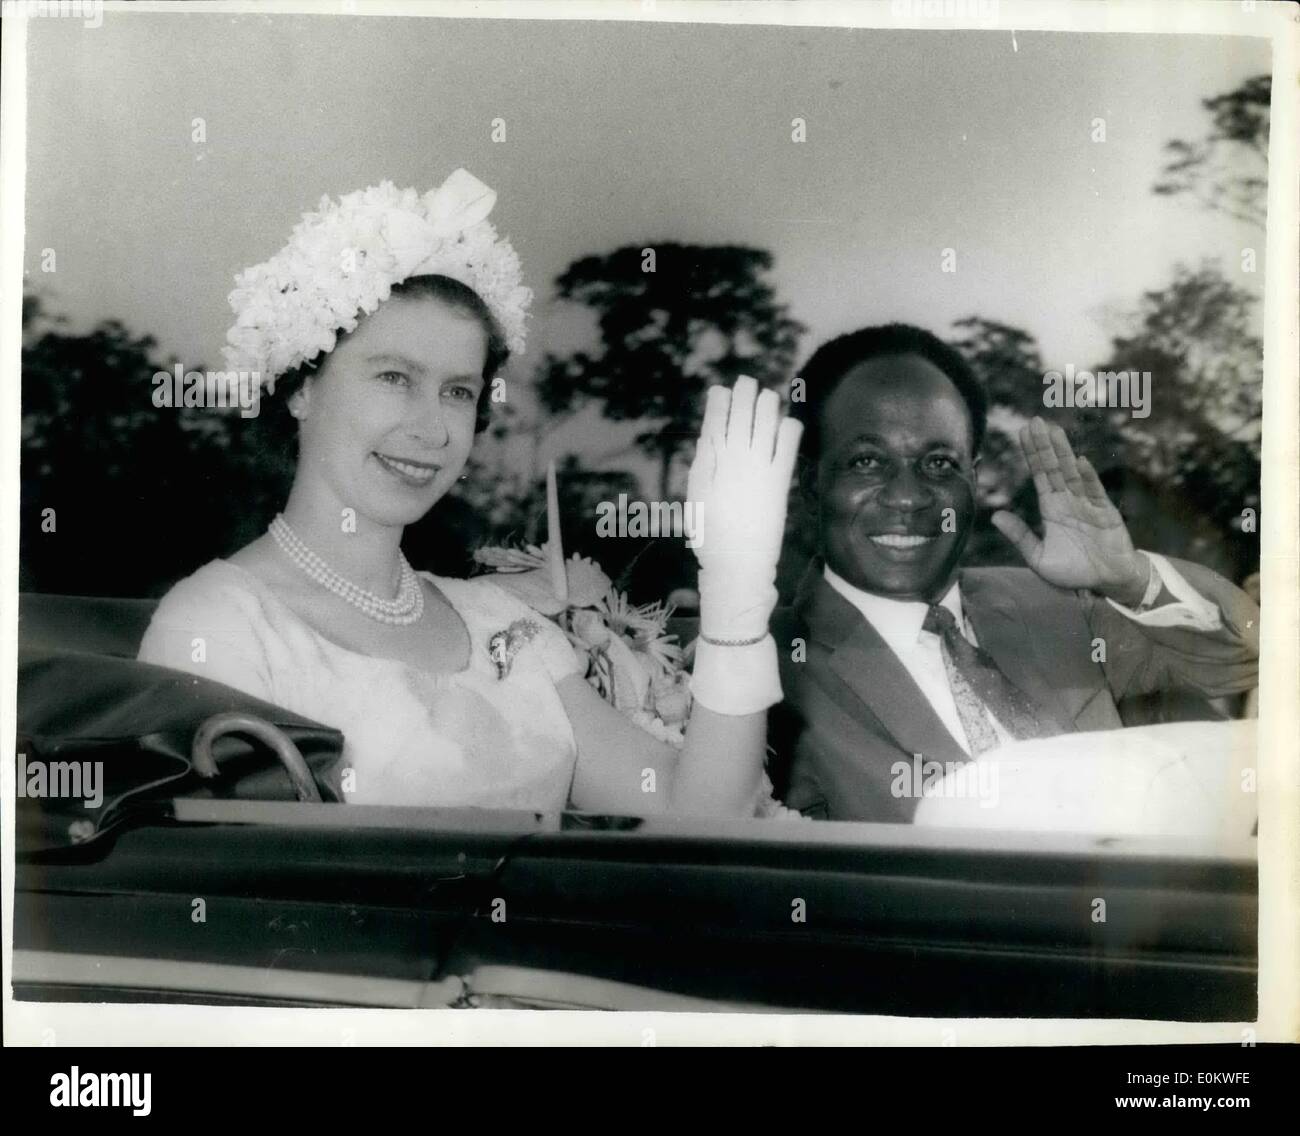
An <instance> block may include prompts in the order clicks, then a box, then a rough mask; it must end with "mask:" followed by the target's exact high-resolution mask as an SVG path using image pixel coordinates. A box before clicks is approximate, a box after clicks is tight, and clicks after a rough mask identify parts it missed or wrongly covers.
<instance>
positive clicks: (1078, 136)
mask: <svg viewBox="0 0 1300 1136" xmlns="http://www.w3.org/2000/svg"><path fill="white" fill-rule="evenodd" d="M29 28H30V31H29V36H30V55H29V84H30V86H29V95H28V99H29V103H28V109H29V122H30V131H29V138H28V153H27V158H28V198H27V246H26V247H27V253H26V268H27V271H28V277H27V282H28V285H29V287H36V288H38V289H39V290H40V291H42V292H43V293H44V294H45V295H46V296H47V298H48V300H49V303H50V304H51V306H52V307H53V308H54V309H55V310H56V311H60V312H63V313H64V314H67V315H68V316H70V317H72V319H73V321H74V323H75V324H76V325H78V326H83V325H88V324H90V323H93V322H95V321H98V320H100V319H104V318H109V317H114V318H118V319H121V320H122V321H123V322H124V323H126V324H127V325H128V326H129V327H130V328H132V329H133V330H135V331H138V332H142V333H143V332H148V333H150V334H153V335H154V336H156V337H157V339H158V340H159V342H160V344H161V346H162V349H163V350H164V351H165V352H167V353H170V354H174V355H176V356H177V357H178V358H179V359H181V360H182V361H183V362H184V363H185V364H186V366H213V367H215V366H220V361H221V356H220V348H221V345H222V343H223V341H224V335H225V329H226V327H227V326H228V324H229V319H230V312H229V308H228V306H227V303H226V295H227V293H228V292H229V290H230V288H231V285H232V282H233V276H234V274H235V273H236V272H237V271H238V270H239V269H240V268H242V267H244V266H246V265H248V264H251V263H254V262H257V261H260V260H263V259H265V258H266V257H268V256H269V255H271V254H272V253H274V252H275V251H276V250H277V249H278V248H279V247H280V246H281V244H283V242H284V240H285V239H286V238H287V236H288V233H289V230H290V229H291V228H292V226H293V224H294V222H295V221H296V220H297V218H298V216H299V214H300V213H301V212H302V211H303V210H305V209H308V208H311V207H313V206H314V205H315V203H316V202H317V200H318V199H319V197H320V196H321V195H322V194H323V193H330V194H332V195H338V194H340V193H343V192H347V191H350V190H353V189H358V188H360V187H363V186H365V185H368V184H373V183H375V182H378V181H380V180H383V179H385V178H388V179H391V180H392V181H394V182H396V183H397V184H398V186H407V185H413V186H416V187H417V188H419V189H420V190H421V191H423V190H425V189H428V188H430V187H431V186H433V185H435V184H437V183H439V182H441V180H442V179H443V178H444V177H446V176H447V174H449V173H450V172H451V171H452V170H453V169H455V168H456V167H457V166H465V167H466V168H468V169H469V170H470V171H471V172H472V173H474V174H475V175H477V176H478V177H479V178H481V179H482V180H484V181H485V182H487V183H488V184H489V185H491V186H492V187H493V188H495V189H496V190H497V191H498V193H499V195H500V196H499V200H498V203H497V207H496V210H495V212H494V213H493V215H492V220H493V221H494V222H495V223H496V224H497V226H498V228H499V229H501V230H502V231H503V232H505V233H506V234H508V235H509V236H510V237H511V239H512V240H513V242H514V244H515V247H516V248H517V249H518V251H519V253H520V256H521V257H522V260H523V264H524V272H525V278H526V282H527V283H529V284H530V285H531V286H532V287H533V288H534V289H535V290H536V292H537V294H538V303H537V304H536V306H535V309H534V312H535V316H534V320H533V325H532V330H533V334H532V339H531V342H530V346H529V351H528V354H527V356H525V357H524V358H523V359H522V360H520V361H518V363H517V364H516V367H517V369H516V370H515V371H514V372H513V373H514V374H516V375H519V376H524V377H526V376H527V375H528V374H529V372H530V365H531V364H532V363H533V362H535V361H536V360H537V359H538V358H540V356H541V353H542V352H543V351H544V350H546V349H547V348H548V347H550V348H552V349H556V348H561V347H568V346H572V345H573V344H574V343H575V342H576V341H577V338H578V337H579V336H580V334H581V332H580V330H579V329H580V328H581V327H582V324H581V323H580V322H579V321H575V320H574V319H573V318H572V316H571V315H570V314H567V313H565V312H563V311H562V310H560V308H559V307H558V306H557V305H555V304H553V303H551V302H550V295H551V281H552V280H553V279H554V277H555V275H556V274H557V273H558V272H560V271H561V270H562V269H563V268H564V267H565V266H566V265H567V264H568V263H569V262H570V261H571V260H573V259H574V258H575V257H577V256H580V255H584V254H589V253H600V252H604V251H608V250H610V249H613V248H615V247H617V246H619V245H623V244H636V245H638V246H641V245H649V244H653V243H654V242H655V241H656V240H677V241H691V242H710V243H743V244H751V245H757V246H759V247H762V248H766V249H768V250H770V251H771V252H772V253H773V255H774V256H775V258H776V266H775V273H774V279H775V282H776V284H777V286H778V288H779V291H780V293H781V296H782V298H783V299H785V300H786V301H787V302H788V303H789V304H790V306H791V308H792V311H793V314H794V315H795V316H796V317H797V318H798V319H799V320H801V321H802V322H803V323H805V324H806V325H807V326H808V328H809V332H808V334H807V336H806V337H805V339H804V341H803V347H802V349H801V351H800V359H803V358H806V356H807V355H808V354H809V353H810V352H811V350H812V348H813V347H815V346H816V344H817V343H818V342H819V341H821V340H823V339H825V338H827V337H829V336H831V335H834V334H837V333H840V332H843V331H846V330H850V329H852V328H854V327H858V326H862V325H864V324H868V323H876V322H882V321H886V320H891V319H902V320H907V321H910V322H914V323H918V324H921V325H923V326H926V327H929V328H931V329H932V330H935V331H936V332H939V333H940V334H946V333H948V331H949V330H950V324H951V321H952V320H954V319H956V318H960V317H962V316H965V315H981V316H985V317H989V318H993V319H998V320H1002V321H1005V322H1007V323H1011V324H1015V325H1018V326H1022V327H1024V328H1026V329H1028V330H1029V331H1031V332H1032V333H1033V334H1034V335H1035V336H1037V338H1038V340H1039V342H1040V344H1041V346H1042V349H1043V354H1044V357H1045V359H1046V361H1047V363H1048V365H1049V366H1055V367H1063V366H1064V365H1065V364H1066V363H1069V362H1073V363H1074V364H1075V365H1076V366H1080V367H1083V366H1088V365H1089V364H1092V363H1095V362H1097V361H1099V360H1100V358H1101V357H1102V355H1103V353H1104V352H1105V350H1106V347H1107V344H1108V341H1109V332H1110V331H1111V330H1112V326H1111V324H1110V323H1108V320H1109V319H1111V318H1112V314H1113V312H1115V311H1118V310H1123V309H1126V308H1129V307H1131V306H1132V305H1133V303H1134V301H1135V300H1136V299H1137V297H1138V296H1139V295H1140V293H1141V292H1142V291H1143V290H1144V289H1147V288H1152V287H1158V286H1160V285H1161V284H1162V283H1164V282H1165V281H1166V280H1167V279H1168V278H1169V276H1170V272H1171V269H1172V267H1173V265H1174V263H1175V262H1176V261H1178V260H1184V261H1188V262H1191V263H1195V262H1197V261H1199V260H1200V259H1202V258H1203V257H1218V258H1221V259H1223V260H1224V262H1225V263H1226V264H1228V265H1229V266H1235V265H1237V264H1238V262H1239V256H1240V250H1241V249H1242V247H1243V246H1247V245H1250V246H1254V247H1258V248H1259V251H1260V256H1261V260H1262V255H1263V237H1262V235H1261V234H1258V233H1257V232H1255V231H1253V230H1251V229H1249V228H1248V227H1245V226H1242V225H1240V224H1237V223H1234V222H1231V221H1228V220H1226V219H1223V218H1219V217H1217V216H1214V215H1211V214H1207V213H1204V212H1202V211H1198V210H1196V209H1195V208H1194V207H1193V206H1191V205H1189V204H1181V203H1179V202H1177V201H1172V200H1169V199H1165V198H1157V197H1155V196H1153V195H1152V194H1151V192H1150V187H1151V184H1152V182H1153V181H1154V180H1155V178H1156V176H1157V174H1158V171H1159V169H1160V167H1161V164H1162V156H1161V148H1162V146H1163V145H1164V143H1165V142H1166V141H1167V140H1169V139H1170V138H1174V137H1186V138H1197V137H1199V136H1201V135H1202V134H1203V133H1204V131H1205V128H1206V125H1207V123H1208V118H1207V116H1206V115H1205V113H1204V112H1203V111H1202V110H1201V108H1200V100H1201V99H1202V98H1205V97H1207V96H1211V95H1214V94H1218V93H1221V92H1224V91H1227V90H1230V89H1231V88H1233V87H1235V86H1237V85H1238V84H1239V83H1240V82H1241V81H1242V80H1244V79H1246V78H1247V77H1249V76H1251V75H1255V74H1261V73H1264V72H1267V71H1268V70H1269V68H1270V60H1269V48H1268V43H1267V41H1262V40H1251V39H1245V38H1236V39H1227V38H1211V37H1200V36H1180V37H1160V36H1146V35H1141V36H1139V35H1090V34H1064V33H1050V34H1049V33H1041V32H1025V31H1020V32H1017V33H1016V36H1015V42H1014V44H1013V39H1012V36H1011V35H1010V34H1009V33H1007V32H1004V31H987V32H985V31H971V32H921V31H916V32H894V31H879V30H870V29H860V30H855V29H849V30H845V29H808V28H759V27H749V28H741V27H734V26H731V27H708V26H702V25H677V26H664V25H647V24H623V23H582V24H579V23H571V22H526V23H525V22H518V21H506V20H490V21H488V20H485V21H475V20H454V21H452V20H442V19H377V18H360V19H349V18H344V17H296V16H295V17H286V16H280V15H276V16H265V15H259V16H242V15H209V14H194V13H185V14H178V13H168V14H144V13H133V12H106V13H105V14H104V21H103V25H102V27H99V28H93V29H91V28H85V27H83V26H82V24H81V22H80V21H77V20H52V19H45V20H39V19H38V20H33V21H31V22H30V24H29ZM796 116H799V117H802V118H804V119H805V120H806V122H807V141H806V142H804V143H802V144H796V143H794V142H792V141H791V120H792V119H793V118H794V117H796ZM195 117H202V118H203V119H204V120H205V123H206V131H207V141H206V144H202V145H198V144H195V143H194V142H192V141H191V121H192V120H193V119H194V118H195ZM495 118H501V119H504V120H505V123H506V141H505V142H504V143H494V142H492V141H491V138H490V130H491V122H492V120H493V119H495ZM1095 118H1104V119H1105V130H1106V141H1105V142H1102V143H1098V142H1094V141H1092V137H1091V135H1092V131H1093V120H1094V119H1095ZM46 247H50V248H54V249H55V250H56V253H57V258H58V259H57V272H56V273H55V274H53V275H52V276H51V275H45V274H42V273H41V271H40V257H41V250H42V249H43V248H46ZM947 247H950V248H954V249H955V250H956V251H957V265H958V270H957V272H956V273H955V274H945V273H942V272H941V271H940V257H941V250H942V249H944V248H947ZM1262 280H1263V273H1262V271H1261V272H1260V274H1258V275H1257V276H1256V277H1254V278H1250V277H1244V278H1243V283H1245V284H1247V285H1252V284H1255V283H1258V285H1259V286H1260V287H1261V288H1262ZM588 433H589V432H587V433H584V432H583V431H581V430H574V429H570V430H568V431H565V432H564V433H562V434H561V435H559V436H557V438H556V440H555V442H554V447H555V448H559V449H561V450H563V449H574V450H578V451H587V452H590V449H589V446H590V443H589V442H588V441H586V440H585V439H586V437H587V434H588ZM608 437H609V435H607V436H606V437H605V438H603V439H602V441H607V440H608Z"/></svg>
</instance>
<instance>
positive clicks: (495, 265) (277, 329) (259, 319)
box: [224, 169, 533, 384]
mask: <svg viewBox="0 0 1300 1136" xmlns="http://www.w3.org/2000/svg"><path fill="white" fill-rule="evenodd" d="M496 197H497V195H496V193H495V192H494V191H493V190H491V189H489V188H488V187H487V186H486V185H484V184H483V183H482V182H481V181H479V180H478V178H476V177H474V175H473V174H471V173H469V172H468V171H467V170H463V169H460V170H457V171H456V172H455V173H453V174H452V175H451V176H450V177H449V178H447V180H446V181H445V182H443V183H442V185H440V186H439V187H438V188H437V189H433V190H430V191H429V192H428V193H426V194H424V196H423V197H421V196H420V195H419V194H418V193H417V192H416V191H415V190H414V189H402V190H399V189H398V188H397V187H396V186H394V185H393V183H392V182H390V181H384V182H380V184H379V185H373V186H369V187H368V188H366V189H363V190H358V191H356V192H355V193H349V194H346V195H344V196H343V197H341V198H340V199H339V200H338V202H337V203H335V202H334V201H332V200H331V199H330V198H329V197H322V198H321V200H320V205H319V206H318V207H317V210H316V212H314V213H304V214H303V217H302V219H301V220H300V221H299V222H298V224H297V225H296V226H295V227H294V230H293V235H292V236H291V237H290V239H289V243H288V244H287V245H286V246H285V247H284V248H283V249H281V250H280V251H279V252H278V253H276V254H275V256H273V257H272V258H271V259H270V260H268V261H265V262H264V263H262V264H256V265H253V266H252V267H251V268H247V269H245V270H244V271H243V272H241V273H240V274H239V275H238V276H237V277H236V278H235V288H234V290H233V291H232V292H231V293H230V307H231V310H232V311H233V312H234V313H235V323H234V326H233V327H231V329H230V330H229V331H228V332H227V333H226V344H227V345H226V348H225V351H224V354H225V359H226V366H227V368H229V369H230V370H243V371H256V372H258V373H259V374H260V376H261V378H262V381H263V382H264V383H267V384H272V383H273V382H274V379H275V378H276V377H277V376H279V375H282V374H284V373H285V372H286V371H289V370H291V369H293V368H294V367H297V366H300V365H301V364H303V363H305V362H307V361H308V360H309V359H312V358H314V357H315V356H316V355H318V354H320V353H321V352H323V351H332V350H333V349H334V346H335V344H336V343H337V342H338V336H339V333H340V332H351V331H355V330H356V327H357V323H358V321H359V319H360V317H361V316H362V315H369V314H370V313H371V312H373V311H374V310H375V309H376V308H378V307H379V305H380V304H382V303H383V302H384V301H385V300H386V299H388V297H389V296H390V295H391V293H392V289H393V285H395V284H398V283H400V282H401V281H403V280H407V279H409V278H410V277H412V276H425V275H439V276H449V277H451V278H452V279H453V280H458V281H460V283H462V284H464V285H466V286H467V287H469V288H472V289H473V290H474V291H475V292H476V293H477V294H478V295H479V297H480V298H482V300H483V302H484V303H485V304H487V307H488V310H489V311H490V312H491V313H492V315H493V317H494V318H495V319H496V321H497V323H498V324H499V325H500V326H501V330H502V333H503V334H504V336H505V339H506V343H507V345H508V346H509V348H510V350H511V351H516V352H517V351H521V350H523V346H524V331H525V320H526V315H527V310H528V306H529V304H530V303H531V302H532V298H533V294H532V291H531V290H530V289H528V288H525V287H524V286H523V284H522V283H521V276H522V273H521V270H520V266H519V257H518V256H517V255H516V253H515V250H514V249H513V248H512V247H511V245H510V242H509V241H507V240H506V239H505V238H503V237H498V236H497V232H496V229H495V228H493V226H492V224H491V222H489V221H488V220H487V217H488V214H489V213H491V212H492V208H493V206H494V205H495V204H496Z"/></svg>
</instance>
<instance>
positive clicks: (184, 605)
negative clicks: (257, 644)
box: [153, 559, 265, 631]
mask: <svg viewBox="0 0 1300 1136" xmlns="http://www.w3.org/2000/svg"><path fill="white" fill-rule="evenodd" d="M264 601H265V590H264V587H263V586H262V585H260V583H259V582H258V580H257V578H256V577H255V576H253V575H252V574H251V573H250V572H248V571H247V570H246V569H244V568H241V567H239V566H238V565H237V564H234V563H232V562H231V561H229V560H219V559H218V560H210V561H208V563H206V564H204V565H203V567H201V568H199V569H198V570H197V571H195V572H192V573H190V575H188V576H186V577H185V578H184V579H181V580H178V581H177V582H176V583H175V584H173V585H172V586H171V588H170V589H168V591H167V592H166V594H164V595H163V597H162V599H161V600H159V602H158V607H157V609H156V610H155V611H154V615H153V624H154V625H156V626H163V627H184V628H206V629H209V630H213V631H217V630H220V631H232V630H234V629H236V628H237V627H239V626H240V625H247V624H248V623H250V622H251V621H261V620H262V619H263V617H264Z"/></svg>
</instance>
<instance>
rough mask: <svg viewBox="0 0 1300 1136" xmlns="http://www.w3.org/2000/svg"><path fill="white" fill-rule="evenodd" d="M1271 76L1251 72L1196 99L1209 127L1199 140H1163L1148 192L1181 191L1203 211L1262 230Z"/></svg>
mask: <svg viewBox="0 0 1300 1136" xmlns="http://www.w3.org/2000/svg"><path fill="white" fill-rule="evenodd" d="M1270 93H1271V80H1270V77H1269V76H1268V75H1256V76H1254V77H1253V78H1250V79H1247V80H1246V82H1244V83H1243V84H1242V85H1241V86H1240V87H1237V88H1236V89H1235V90H1232V91H1228V92H1227V93H1226V94H1222V95H1216V96H1214V97H1213V98H1209V99H1203V100H1201V105H1202V106H1203V107H1204V108H1205V109H1206V110H1207V111H1209V112H1210V117H1211V128H1210V131H1209V133H1208V134H1207V135H1206V136H1205V137H1204V138H1203V139H1201V140H1200V141H1196V142H1189V141H1186V140H1185V139H1181V138H1175V139H1174V140H1173V141H1171V142H1168V143H1166V144H1165V150H1166V152H1167V153H1168V155H1169V160H1168V162H1167V163H1166V165H1165V168H1164V169H1163V170H1162V171H1161V180H1160V181H1158V182H1157V183H1156V184H1155V185H1154V186H1153V187H1152V191H1153V192H1154V193H1156V194H1158V195H1160V196H1163V197H1177V196H1182V195H1187V196H1190V197H1191V198H1193V199H1194V200H1196V201H1197V202H1199V203H1200V204H1201V205H1203V206H1204V207H1205V208H1207V209H1212V210H1215V211H1217V212H1220V213H1225V214H1227V215H1228V216H1229V217H1235V218H1237V219H1238V220H1240V221H1246V222H1248V223H1249V224H1252V225H1255V226H1256V227H1258V228H1260V229H1263V228H1264V227H1265V218H1266V216H1267V212H1268V209H1267V198H1268V131H1269V97H1270Z"/></svg>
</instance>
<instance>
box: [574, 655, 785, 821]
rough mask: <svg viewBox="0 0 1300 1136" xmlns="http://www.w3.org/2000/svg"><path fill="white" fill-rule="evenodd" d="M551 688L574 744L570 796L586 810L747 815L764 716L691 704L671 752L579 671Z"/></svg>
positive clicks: (758, 764)
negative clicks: (679, 740) (682, 735)
mask: <svg viewBox="0 0 1300 1136" xmlns="http://www.w3.org/2000/svg"><path fill="white" fill-rule="evenodd" d="M556 690H557V691H558V692H559V695H560V699H561V701H562V702H563V703H564V709H565V712H566V713H567V714H568V716H569V722H570V724H571V725H572V727H573V736H574V738H575V739H576V741H577V743H578V768H577V771H576V773H575V774H574V779H573V790H572V793H571V797H572V800H573V804H574V806H575V807H576V808H579V809H583V810H586V811H589V812H610V813H630V814H631V815H633V816H645V815H648V814H651V813H662V812H674V813H696V814H710V815H721V816H753V815H754V806H755V802H756V800H757V796H758V789H759V781H760V779H761V776H762V768H763V754H764V750H765V746H766V715H765V714H764V713H763V712H762V711H758V712H757V713H753V714H742V715H728V714H717V713H715V712H714V711H712V710H709V709H707V708H706V707H703V706H698V705H697V706H696V707H695V709H694V711H693V712H692V714H691V717H690V721H689V723H688V724H687V727H686V739H685V745H684V746H683V747H682V749H681V750H680V751H679V750H677V749H675V748H674V747H673V746H671V745H668V744H667V743H666V742H661V741H658V740H657V739H656V738H654V737H653V736H651V735H650V734H648V733H646V731H645V730H643V729H641V727H640V726H637V725H636V724H635V723H633V722H632V721H630V720H629V719H628V718H626V717H624V715H623V714H622V713H620V712H619V711H618V710H615V709H614V707H613V706H611V705H610V704H609V703H608V702H606V701H605V700H604V699H603V698H601V697H600V695H599V694H597V693H596V692H595V691H594V690H593V689H592V688H591V685H590V684H589V683H588V682H587V681H586V680H585V679H583V678H582V677H580V676H579V675H570V676H569V677H568V678H565V679H563V680H561V682H560V683H559V684H558V685H557V687H556Z"/></svg>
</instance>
